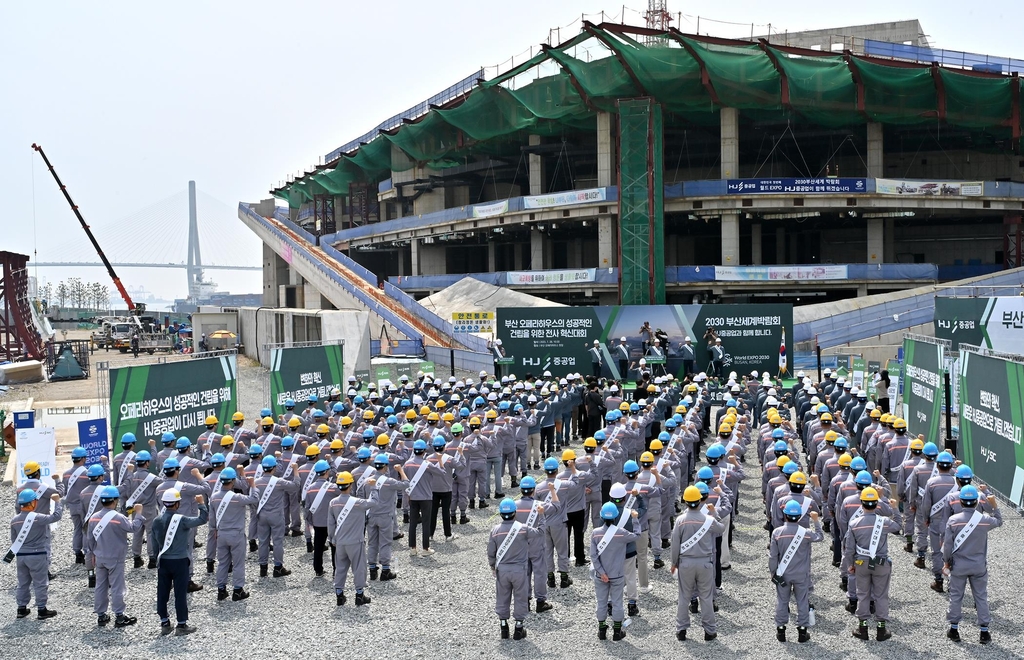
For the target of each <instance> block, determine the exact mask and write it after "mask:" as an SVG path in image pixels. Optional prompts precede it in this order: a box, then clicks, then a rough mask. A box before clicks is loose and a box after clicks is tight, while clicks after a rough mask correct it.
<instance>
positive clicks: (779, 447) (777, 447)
mask: <svg viewBox="0 0 1024 660" xmlns="http://www.w3.org/2000/svg"><path fill="white" fill-rule="evenodd" d="M708 449H710V447H708ZM772 451H789V445H788V444H787V443H786V441H785V440H776V441H775V444H774V445H772Z"/></svg>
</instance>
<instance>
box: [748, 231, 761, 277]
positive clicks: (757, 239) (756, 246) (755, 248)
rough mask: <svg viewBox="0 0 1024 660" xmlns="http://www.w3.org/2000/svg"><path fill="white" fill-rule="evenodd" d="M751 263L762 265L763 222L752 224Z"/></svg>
mask: <svg viewBox="0 0 1024 660" xmlns="http://www.w3.org/2000/svg"><path fill="white" fill-rule="evenodd" d="M750 263H752V264H753V265H755V266H760V265H761V223H759V222H755V223H754V224H752V225H750Z"/></svg>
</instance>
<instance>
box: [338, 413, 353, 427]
mask: <svg viewBox="0 0 1024 660" xmlns="http://www.w3.org/2000/svg"><path fill="white" fill-rule="evenodd" d="M341 425H342V426H352V418H351V417H349V416H348V415H345V416H344V417H342V418H341Z"/></svg>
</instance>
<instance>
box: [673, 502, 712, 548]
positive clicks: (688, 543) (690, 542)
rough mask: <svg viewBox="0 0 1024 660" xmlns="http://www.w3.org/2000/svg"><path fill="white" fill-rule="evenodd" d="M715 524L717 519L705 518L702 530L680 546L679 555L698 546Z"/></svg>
mask: <svg viewBox="0 0 1024 660" xmlns="http://www.w3.org/2000/svg"><path fill="white" fill-rule="evenodd" d="M705 506H706V505H705ZM714 522H715V519H714V518H713V517H711V516H707V517H706V518H704V524H703V525H701V526H700V529H698V530H697V531H696V532H694V533H693V536H691V537H690V538H688V539H686V541H684V542H683V544H682V545H680V546H679V554H680V555H682V554H683V553H684V552H686V551H687V550H689V549H690V548H692V547H693V546H695V545H697V543H699V542H700V540H701V539H702V538H704V535H705V534H707V533H708V530H709V529H711V525H712V524H714Z"/></svg>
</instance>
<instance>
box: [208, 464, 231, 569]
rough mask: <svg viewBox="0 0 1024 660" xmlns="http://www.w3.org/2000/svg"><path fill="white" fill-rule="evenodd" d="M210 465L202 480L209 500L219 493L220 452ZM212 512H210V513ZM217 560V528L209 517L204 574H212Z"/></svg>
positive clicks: (221, 466)
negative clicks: (207, 489)
mask: <svg viewBox="0 0 1024 660" xmlns="http://www.w3.org/2000/svg"><path fill="white" fill-rule="evenodd" d="M208 462H209V463H210V468H211V469H210V470H209V471H207V473H206V475H205V476H204V477H203V479H204V480H205V481H206V484H207V485H208V486H209V487H210V492H211V496H210V497H211V499H212V497H213V495H216V494H217V493H218V492H220V489H221V481H220V475H221V473H222V472H223V471H224V465H225V462H226V459H225V456H224V454H221V453H220V452H218V453H216V454H214V455H212V456H210V458H209V459H208ZM212 512H213V510H211V513H212ZM216 560H217V526H216V525H214V524H213V519H212V516H211V519H210V524H209V525H207V526H206V572H207V573H209V574H212V573H213V572H214V570H215V568H214V565H215V564H216Z"/></svg>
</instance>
